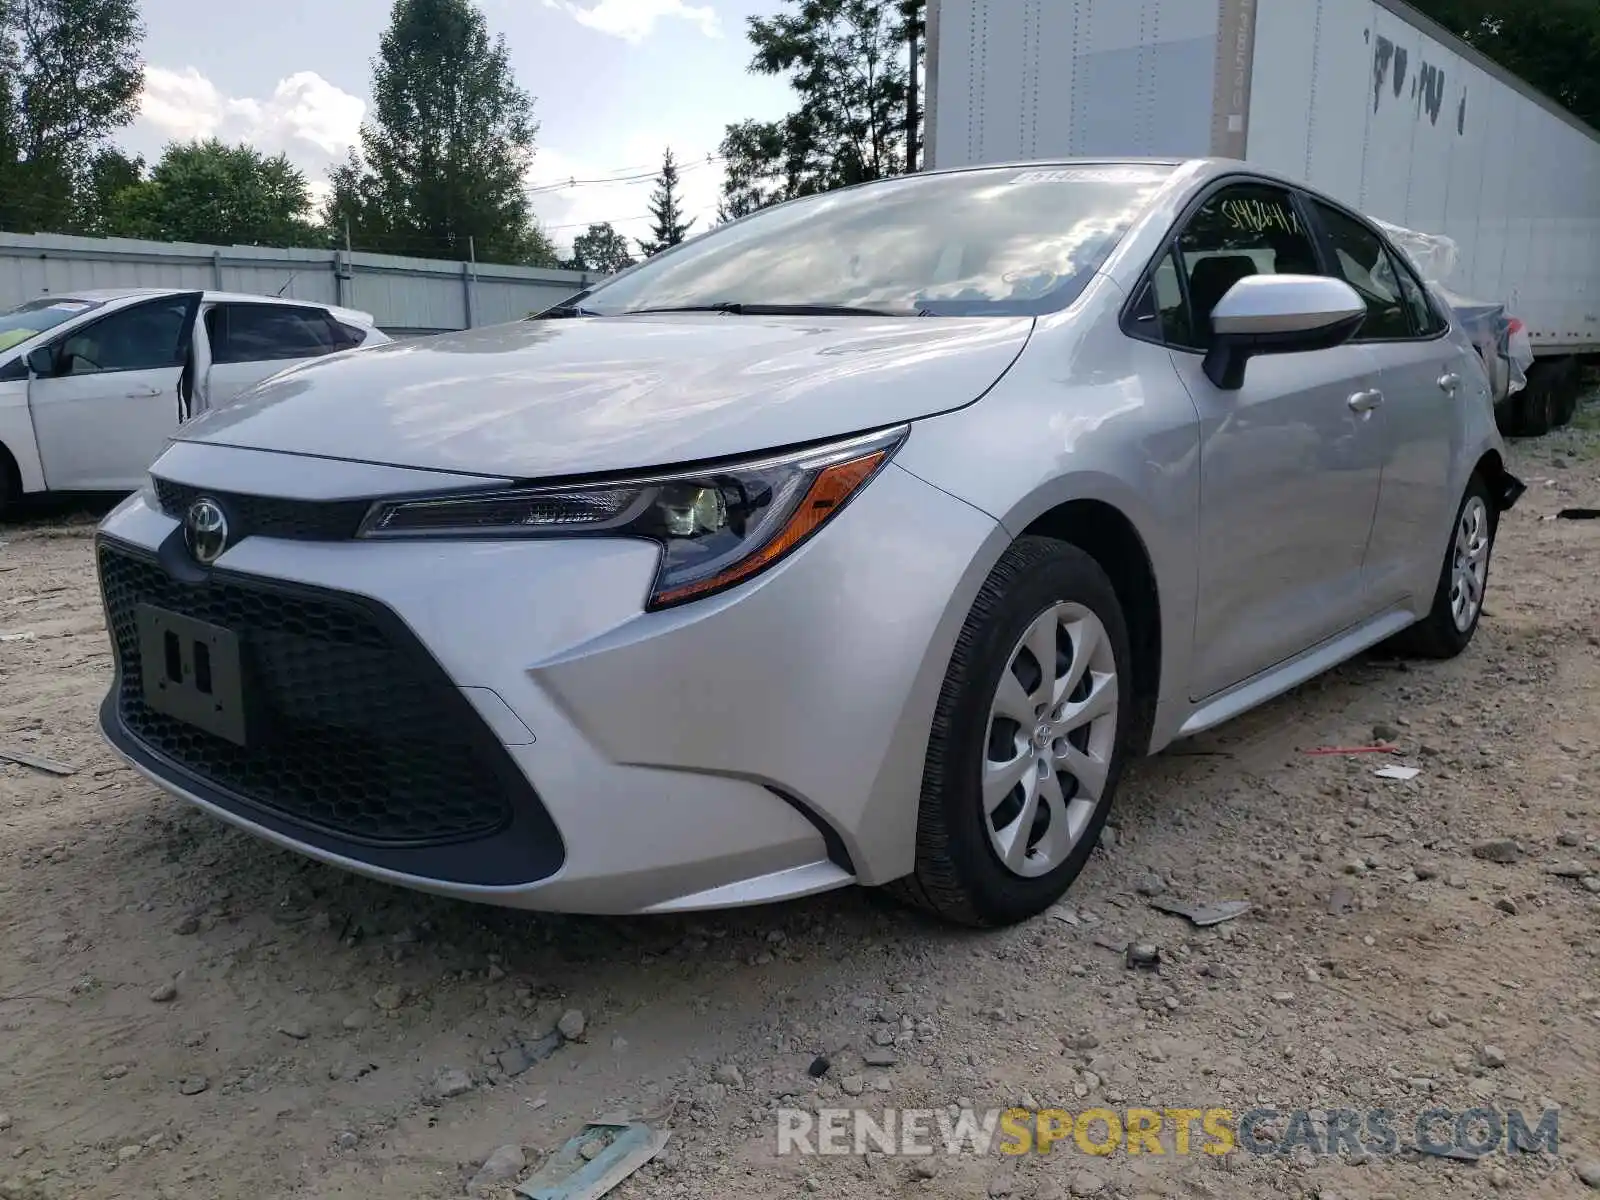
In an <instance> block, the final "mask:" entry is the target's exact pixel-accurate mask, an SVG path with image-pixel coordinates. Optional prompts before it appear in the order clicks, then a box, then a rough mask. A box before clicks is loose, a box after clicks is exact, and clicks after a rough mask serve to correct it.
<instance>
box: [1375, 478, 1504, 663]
mask: <svg viewBox="0 0 1600 1200" xmlns="http://www.w3.org/2000/svg"><path fill="white" fill-rule="evenodd" d="M1499 526H1500V520H1499V515H1498V513H1497V512H1496V511H1495V505H1494V499H1493V497H1492V496H1491V494H1490V492H1489V485H1488V484H1486V483H1485V482H1484V481H1483V479H1482V477H1480V476H1478V475H1476V474H1475V475H1473V477H1472V480H1471V481H1470V482H1469V483H1468V484H1467V492H1466V495H1464V496H1463V497H1462V498H1461V503H1460V505H1458V506H1457V508H1456V519H1455V524H1453V525H1452V526H1451V527H1450V540H1449V542H1448V543H1447V544H1446V546H1445V552H1444V565H1443V566H1442V567H1441V568H1440V571H1439V584H1438V587H1437V588H1436V589H1435V590H1434V595H1433V605H1432V607H1431V608H1430V609H1429V610H1428V615H1427V616H1426V617H1424V618H1423V619H1422V620H1421V621H1419V622H1417V623H1416V624H1415V625H1413V626H1412V627H1411V628H1410V629H1407V630H1406V631H1405V632H1404V633H1402V634H1400V635H1398V636H1397V637H1395V638H1394V639H1393V643H1392V644H1393V647H1394V649H1395V650H1396V651H1397V652H1398V653H1400V654H1405V655H1410V656H1411V657H1414V658H1432V659H1446V658H1454V657H1456V655H1458V654H1460V653H1461V652H1462V651H1463V650H1465V649H1466V648H1467V647H1468V646H1469V645H1471V643H1472V637H1473V634H1475V633H1477V631H1478V623H1479V621H1481V620H1482V619H1483V604H1484V599H1485V597H1486V596H1487V595H1488V586H1489V563H1490V560H1491V558H1492V557H1493V556H1494V539H1495V535H1496V533H1498V532H1499ZM1474 544H1476V545H1481V551H1480V552H1479V555H1478V556H1477V558H1479V559H1481V564H1482V571H1481V573H1477V574H1476V576H1475V578H1476V579H1477V586H1478V596H1477V600H1476V603H1473V604H1471V606H1470V608H1468V609H1465V610H1463V612H1462V613H1461V614H1460V618H1461V619H1458V613H1457V607H1456V597H1457V568H1458V566H1459V565H1460V564H1459V563H1458V556H1459V555H1460V554H1461V553H1462V552H1464V551H1470V548H1471V546H1472V545H1474Z"/></svg>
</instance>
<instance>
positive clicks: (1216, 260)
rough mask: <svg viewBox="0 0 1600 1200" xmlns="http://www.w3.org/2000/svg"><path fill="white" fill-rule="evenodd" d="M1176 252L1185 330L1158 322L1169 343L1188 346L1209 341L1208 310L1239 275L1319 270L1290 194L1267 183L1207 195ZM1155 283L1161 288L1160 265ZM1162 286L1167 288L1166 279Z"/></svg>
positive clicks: (1178, 323) (1176, 323) (1173, 322)
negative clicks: (1185, 295)
mask: <svg viewBox="0 0 1600 1200" xmlns="http://www.w3.org/2000/svg"><path fill="white" fill-rule="evenodd" d="M1178 253H1179V256H1180V259H1181V263H1180V264H1179V266H1180V269H1181V270H1182V271H1183V273H1184V276H1185V280H1186V282H1187V283H1188V289H1189V308H1188V309H1187V310H1186V313H1185V317H1184V318H1183V320H1186V321H1187V324H1188V329H1187V330H1185V329H1184V324H1183V320H1179V319H1174V320H1171V321H1168V320H1163V325H1164V326H1165V327H1166V328H1167V330H1168V344H1169V345H1178V346H1182V347H1185V348H1187V349H1193V350H1204V349H1206V348H1207V347H1209V346H1210V344H1211V312H1212V310H1213V309H1214V308H1216V306H1217V304H1218V302H1219V301H1221V299H1222V298H1223V297H1224V296H1225V295H1227V294H1228V291H1229V289H1231V288H1232V287H1233V285H1234V284H1236V283H1238V282H1239V281H1240V280H1241V279H1245V278H1247V277H1249V276H1251V275H1318V274H1321V269H1320V263H1319V262H1318V259H1317V250H1316V246H1315V244H1314V243H1313V242H1312V240H1311V238H1310V236H1309V235H1308V234H1307V232H1306V229H1305V226H1304V224H1303V223H1302V222H1301V220H1300V213H1299V210H1298V209H1297V208H1296V207H1295V204H1294V201H1293V199H1292V198H1291V197H1290V195H1289V193H1288V192H1287V191H1284V190H1283V189H1282V188H1278V187H1273V186H1272V185H1270V184H1256V183H1240V184H1234V185H1232V186H1230V187H1225V188H1223V189H1222V190H1221V191H1219V192H1218V193H1217V194H1216V195H1214V196H1212V197H1211V199H1209V200H1207V201H1206V202H1205V204H1204V205H1203V206H1201V208H1200V211H1199V212H1197V213H1195V215H1194V216H1193V217H1192V218H1191V219H1190V221H1189V224H1188V225H1187V226H1186V227H1185V228H1184V230H1183V232H1182V233H1181V234H1180V235H1179V238H1178ZM1156 283H1157V286H1158V289H1160V287H1161V273H1160V271H1159V270H1158V271H1157V277H1156ZM1166 290H1167V291H1169V292H1171V291H1172V288H1171V284H1170V283H1169V284H1168V285H1167V286H1166ZM1159 303H1160V304H1161V305H1163V306H1165V304H1166V303H1167V301H1165V300H1161V301H1159ZM1177 336H1181V337H1183V338H1184V339H1185V340H1182V341H1178V340H1175V338H1176V337H1177Z"/></svg>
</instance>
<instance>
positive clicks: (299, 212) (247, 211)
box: [106, 138, 318, 246]
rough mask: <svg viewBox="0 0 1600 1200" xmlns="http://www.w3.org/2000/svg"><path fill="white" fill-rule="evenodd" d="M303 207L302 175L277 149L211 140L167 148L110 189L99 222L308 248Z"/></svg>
mask: <svg viewBox="0 0 1600 1200" xmlns="http://www.w3.org/2000/svg"><path fill="white" fill-rule="evenodd" d="M112 173H114V172H112ZM310 211H311V192H310V189H309V188H308V187H307V186H306V177H305V176H304V175H303V174H301V172H300V171H299V170H298V169H297V168H296V167H295V166H294V165H293V164H292V163H290V162H289V159H288V158H287V157H286V156H285V155H282V154H276V155H273V156H272V157H270V158H269V157H268V156H266V155H265V154H262V153H261V151H259V150H257V149H255V148H254V147H252V146H248V145H239V146H227V145H224V144H223V143H222V142H220V141H218V140H217V139H216V138H212V139H210V140H209V141H204V142H199V141H196V142H185V143H174V144H172V145H170V146H168V147H167V149H166V151H165V153H163V154H162V156H161V161H160V162H158V163H157V164H156V166H155V169H154V170H153V171H152V172H151V173H150V178H149V179H148V180H145V181H136V182H135V183H134V184H133V185H132V186H129V187H124V188H122V189H121V190H120V191H118V192H116V193H115V196H114V199H113V200H112V202H111V206H110V212H109V215H108V219H107V221H106V226H107V232H111V233H116V234H121V235H123V236H128V237H144V238H152V239H155V240H157V241H165V242H208V243H212V244H216V245H224V246H232V245H242V246H308V245H312V244H314V243H315V242H316V241H317V240H318V231H317V229H316V228H315V227H314V226H313V225H311V224H310V222H309V221H308V220H307V219H306V218H307V216H308V215H309V214H310Z"/></svg>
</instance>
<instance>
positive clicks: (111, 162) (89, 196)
mask: <svg viewBox="0 0 1600 1200" xmlns="http://www.w3.org/2000/svg"><path fill="white" fill-rule="evenodd" d="M144 171H145V163H144V159H143V158H139V157H130V156H129V155H126V154H124V153H123V152H122V151H121V150H118V149H117V148H116V147H115V146H104V147H102V148H101V149H99V150H97V151H96V152H95V154H94V157H93V158H91V159H90V160H89V166H88V169H87V170H86V171H85V172H84V173H83V175H82V177H81V178H80V179H79V182H78V188H77V199H76V206H77V212H76V215H75V218H74V224H75V227H76V229H77V231H78V232H81V233H87V234H94V235H99V236H102V237H111V236H116V233H117V227H118V226H119V224H120V216H119V214H120V213H121V211H122V206H123V205H124V204H126V203H127V199H126V198H125V197H124V193H126V192H128V191H129V190H130V189H134V188H138V187H139V186H140V185H141V184H143V182H144Z"/></svg>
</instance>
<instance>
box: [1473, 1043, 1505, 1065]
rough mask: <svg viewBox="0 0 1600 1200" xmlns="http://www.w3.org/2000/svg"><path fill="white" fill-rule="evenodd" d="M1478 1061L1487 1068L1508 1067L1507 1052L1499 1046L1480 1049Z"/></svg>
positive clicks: (1481, 1047)
mask: <svg viewBox="0 0 1600 1200" xmlns="http://www.w3.org/2000/svg"><path fill="white" fill-rule="evenodd" d="M1478 1061H1479V1062H1481V1063H1482V1064H1483V1065H1484V1066H1486V1067H1503V1066H1505V1065H1506V1055H1505V1051H1503V1050H1501V1049H1500V1047H1499V1046H1480V1047H1478Z"/></svg>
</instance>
